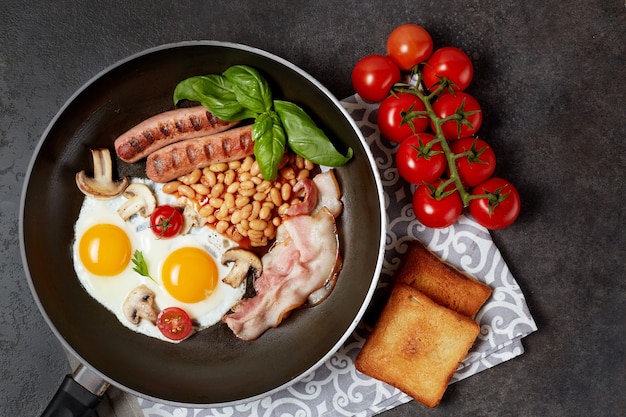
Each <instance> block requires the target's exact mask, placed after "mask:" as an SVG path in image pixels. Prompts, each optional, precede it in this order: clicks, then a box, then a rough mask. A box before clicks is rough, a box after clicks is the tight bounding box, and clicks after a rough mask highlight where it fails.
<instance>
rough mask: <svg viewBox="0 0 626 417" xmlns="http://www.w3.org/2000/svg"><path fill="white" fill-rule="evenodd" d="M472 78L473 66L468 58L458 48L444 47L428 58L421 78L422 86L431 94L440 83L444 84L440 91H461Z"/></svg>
mask: <svg viewBox="0 0 626 417" xmlns="http://www.w3.org/2000/svg"><path fill="white" fill-rule="evenodd" d="M473 77H474V66H473V65H472V60H471V59H470V58H469V56H467V54H466V53H465V52H463V51H462V50H460V49H459V48H455V47H453V46H446V47H443V48H440V49H437V50H436V51H435V52H433V54H432V55H431V56H430V58H428V60H427V61H426V64H425V65H424V71H423V77H422V78H423V81H424V86H425V87H426V88H427V89H428V91H430V92H431V93H432V92H434V91H435V90H436V89H437V88H438V87H439V85H440V84H442V82H443V83H444V85H443V87H444V88H443V90H442V91H447V90H448V89H449V88H451V89H452V90H454V91H463V90H465V89H466V88H467V87H468V86H469V84H470V82H472V78H473Z"/></svg>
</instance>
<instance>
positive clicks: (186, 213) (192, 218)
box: [180, 202, 203, 235]
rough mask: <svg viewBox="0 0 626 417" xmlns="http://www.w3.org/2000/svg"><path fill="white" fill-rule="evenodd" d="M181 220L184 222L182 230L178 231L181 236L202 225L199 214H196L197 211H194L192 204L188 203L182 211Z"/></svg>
mask: <svg viewBox="0 0 626 417" xmlns="http://www.w3.org/2000/svg"><path fill="white" fill-rule="evenodd" d="M183 218H184V219H185V222H184V224H183V229H182V230H181V231H180V234H181V235H186V234H187V233H189V231H190V230H191V228H192V227H200V226H202V224H203V222H202V218H201V217H200V214H198V210H196V209H195V207H194V206H193V204H191V203H189V202H188V203H187V204H185V208H184V209H183Z"/></svg>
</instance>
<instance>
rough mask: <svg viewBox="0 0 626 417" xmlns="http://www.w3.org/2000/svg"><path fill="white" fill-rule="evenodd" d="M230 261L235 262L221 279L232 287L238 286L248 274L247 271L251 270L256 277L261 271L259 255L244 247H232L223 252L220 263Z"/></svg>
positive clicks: (224, 263)
mask: <svg viewBox="0 0 626 417" xmlns="http://www.w3.org/2000/svg"><path fill="white" fill-rule="evenodd" d="M231 262H234V263H235V264H234V265H233V267H232V269H231V270H230V272H229V273H228V275H226V276H225V277H224V278H223V279H222V281H223V282H224V283H226V284H228V285H230V286H231V287H233V288H237V287H238V286H240V285H241V283H242V282H243V281H244V280H245V279H246V277H247V276H248V273H250V272H251V273H252V274H253V276H254V278H255V279H256V278H258V277H259V276H261V273H262V272H263V264H262V263H261V260H260V259H259V257H258V256H256V255H255V254H254V253H252V252H250V251H247V250H244V249H240V248H233V249H229V250H227V251H226V252H224V255H222V264H223V265H226V264H229V263H231Z"/></svg>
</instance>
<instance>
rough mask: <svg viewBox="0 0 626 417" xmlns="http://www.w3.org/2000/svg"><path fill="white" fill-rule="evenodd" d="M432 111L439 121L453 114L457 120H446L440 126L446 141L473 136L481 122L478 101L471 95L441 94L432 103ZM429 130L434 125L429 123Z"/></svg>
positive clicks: (481, 116)
mask: <svg viewBox="0 0 626 417" xmlns="http://www.w3.org/2000/svg"><path fill="white" fill-rule="evenodd" d="M432 107H433V111H434V112H435V114H436V115H437V117H439V118H440V119H445V118H447V117H450V116H454V115H455V114H456V115H458V116H459V119H458V120H448V121H447V122H445V123H442V124H441V132H442V133H443V136H444V137H445V138H446V139H448V140H452V139H461V138H468V137H470V136H473V135H474V134H475V133H476V132H477V131H478V129H479V128H480V125H481V124H482V122H483V114H482V110H481V107H480V104H478V101H476V99H475V98H474V97H472V96H471V95H469V94H467V93H464V92H461V91H458V92H456V93H454V94H451V93H445V94H442V95H441V97H439V98H438V99H437V100H436V101H435V102H434V103H433V106H432ZM431 128H432V129H433V130H435V125H434V123H432V121H431Z"/></svg>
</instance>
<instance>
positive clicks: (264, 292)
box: [222, 208, 341, 340]
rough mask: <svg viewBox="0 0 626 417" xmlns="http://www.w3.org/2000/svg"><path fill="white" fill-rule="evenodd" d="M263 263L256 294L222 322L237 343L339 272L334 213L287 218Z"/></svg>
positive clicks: (271, 323) (256, 334)
mask: <svg viewBox="0 0 626 417" xmlns="http://www.w3.org/2000/svg"><path fill="white" fill-rule="evenodd" d="M262 262H263V273H262V274H261V276H260V277H259V278H258V279H257V280H256V281H255V283H254V289H255V290H256V293H257V294H256V296H254V297H252V298H248V299H244V300H241V301H240V302H239V303H238V304H237V305H236V306H235V307H233V311H234V313H232V314H227V315H225V316H224V317H223V318H222V321H224V322H225V323H226V324H227V325H228V327H230V329H231V330H232V331H233V333H235V335H236V336H237V337H238V338H240V339H242V340H254V339H256V338H258V337H259V336H261V335H262V334H263V333H264V332H265V331H266V330H267V329H269V328H272V327H276V326H278V325H279V324H280V323H281V321H282V320H283V319H284V318H285V317H287V316H288V315H289V313H290V312H291V311H292V310H293V309H295V308H298V307H300V306H301V305H303V304H304V303H305V302H306V301H307V297H308V296H309V295H310V294H312V293H313V292H314V291H316V290H318V289H319V288H322V287H323V286H324V285H325V284H326V282H327V281H329V280H331V279H333V277H335V276H336V275H337V274H338V273H339V271H340V269H341V256H340V254H339V240H338V236H337V228H336V225H335V219H334V217H333V215H332V214H331V213H330V211H328V209H326V208H323V209H321V210H319V211H318V212H317V213H316V214H315V216H304V215H303V216H294V217H290V218H287V219H286V220H285V221H284V222H283V224H282V225H281V226H279V228H278V232H277V237H276V243H275V245H274V246H273V247H272V250H271V251H270V252H268V253H267V254H266V255H265V256H263V259H262Z"/></svg>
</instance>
